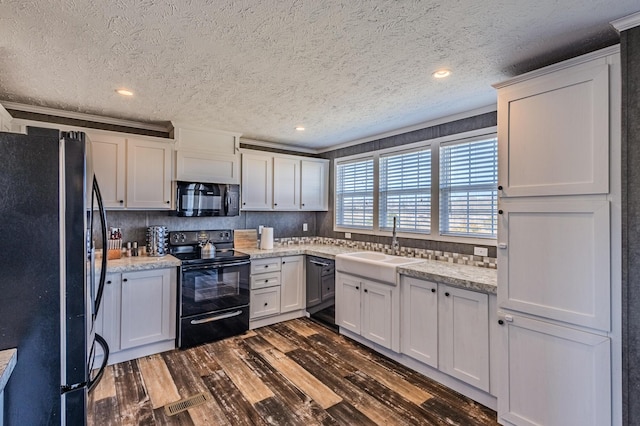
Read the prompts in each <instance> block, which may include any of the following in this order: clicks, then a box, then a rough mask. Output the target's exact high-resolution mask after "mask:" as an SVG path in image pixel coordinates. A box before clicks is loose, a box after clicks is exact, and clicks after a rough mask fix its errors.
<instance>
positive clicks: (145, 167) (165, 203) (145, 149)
mask: <svg viewBox="0 0 640 426" xmlns="http://www.w3.org/2000/svg"><path fill="white" fill-rule="evenodd" d="M127 207H130V208H140V209H166V210H169V209H171V147H170V146H169V144H168V143H166V142H155V141H148V140H138V139H128V140H127Z"/></svg>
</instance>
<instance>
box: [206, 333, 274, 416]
mask: <svg viewBox="0 0 640 426" xmlns="http://www.w3.org/2000/svg"><path fill="white" fill-rule="evenodd" d="M234 347H235V342H234V339H226V340H221V341H219V342H216V343H214V344H212V345H211V348H212V350H214V351H215V358H216V359H217V360H218V362H219V364H220V366H221V367H222V369H223V370H224V372H225V373H226V374H227V376H229V378H230V379H231V381H233V383H234V384H235V385H236V387H237V388H238V389H240V392H242V394H243V395H244V397H245V398H246V399H247V400H248V401H249V402H250V403H251V404H255V403H257V402H260V401H262V400H263V399H266V398H271V397H273V396H274V395H273V392H271V390H270V389H269V388H268V387H267V386H266V385H265V384H264V383H263V382H262V381H261V380H260V378H259V377H257V376H256V375H255V373H254V372H253V371H252V370H251V368H249V366H248V365H247V364H246V363H245V362H243V361H242V359H241V358H240V357H239V356H238V354H237V353H236V352H234Z"/></svg>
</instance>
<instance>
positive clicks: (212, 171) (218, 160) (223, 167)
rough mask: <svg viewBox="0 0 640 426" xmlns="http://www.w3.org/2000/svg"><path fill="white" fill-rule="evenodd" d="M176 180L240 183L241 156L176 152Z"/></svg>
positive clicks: (185, 151)
mask: <svg viewBox="0 0 640 426" xmlns="http://www.w3.org/2000/svg"><path fill="white" fill-rule="evenodd" d="M176 179H177V180H184V181H190V182H213V183H229V184H237V183H240V159H239V155H224V154H219V153H212V152H202V151H189V150H179V151H176Z"/></svg>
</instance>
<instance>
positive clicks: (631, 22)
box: [610, 12, 640, 33]
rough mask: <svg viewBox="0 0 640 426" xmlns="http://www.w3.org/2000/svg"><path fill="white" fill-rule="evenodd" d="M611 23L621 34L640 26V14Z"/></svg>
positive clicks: (633, 14)
mask: <svg viewBox="0 0 640 426" xmlns="http://www.w3.org/2000/svg"><path fill="white" fill-rule="evenodd" d="M610 23H611V25H612V26H613V28H615V29H616V30H618V32H619V33H620V32H622V31H626V30H629V29H631V28H634V27H637V26H640V12H636V13H632V14H631V15H628V16H625V17H623V18H620V19H616V20H615V21H611V22H610Z"/></svg>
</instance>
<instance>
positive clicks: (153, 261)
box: [96, 254, 180, 274]
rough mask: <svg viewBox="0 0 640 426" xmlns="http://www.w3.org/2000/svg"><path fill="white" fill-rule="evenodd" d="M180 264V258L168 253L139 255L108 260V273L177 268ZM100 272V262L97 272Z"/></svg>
mask: <svg viewBox="0 0 640 426" xmlns="http://www.w3.org/2000/svg"><path fill="white" fill-rule="evenodd" d="M178 266H180V260H179V259H177V258H175V257H173V256H171V255H170V254H167V255H165V256H161V257H155V256H138V257H123V258H120V259H114V260H108V261H107V274H116V273H122V272H135V271H147V270H151V269H164V268H175V267H178ZM99 272H100V268H99V264H98V268H96V273H99Z"/></svg>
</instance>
